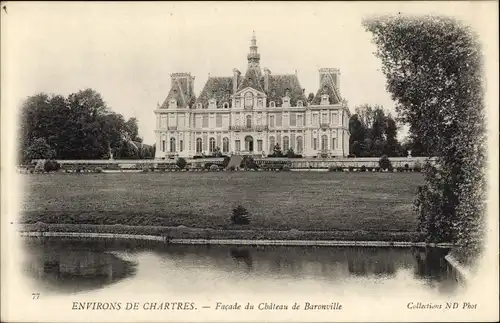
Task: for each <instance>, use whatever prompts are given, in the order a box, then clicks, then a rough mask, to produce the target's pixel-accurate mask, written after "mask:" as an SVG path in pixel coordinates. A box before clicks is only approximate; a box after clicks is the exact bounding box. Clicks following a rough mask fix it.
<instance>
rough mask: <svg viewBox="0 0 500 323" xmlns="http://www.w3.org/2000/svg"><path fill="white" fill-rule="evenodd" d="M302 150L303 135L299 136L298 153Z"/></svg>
mask: <svg viewBox="0 0 500 323" xmlns="http://www.w3.org/2000/svg"><path fill="white" fill-rule="evenodd" d="M301 152H302V137H300V136H299V137H297V153H301Z"/></svg>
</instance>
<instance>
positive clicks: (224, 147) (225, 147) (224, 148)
mask: <svg viewBox="0 0 500 323" xmlns="http://www.w3.org/2000/svg"><path fill="white" fill-rule="evenodd" d="M222 152H224V153H227V152H229V138H227V137H224V138H223V139H222Z"/></svg>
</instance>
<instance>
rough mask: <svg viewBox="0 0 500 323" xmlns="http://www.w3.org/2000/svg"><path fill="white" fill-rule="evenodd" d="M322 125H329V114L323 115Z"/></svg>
mask: <svg viewBox="0 0 500 323" xmlns="http://www.w3.org/2000/svg"><path fill="white" fill-rule="evenodd" d="M321 123H329V122H328V114H327V113H323V114H322V115H321Z"/></svg>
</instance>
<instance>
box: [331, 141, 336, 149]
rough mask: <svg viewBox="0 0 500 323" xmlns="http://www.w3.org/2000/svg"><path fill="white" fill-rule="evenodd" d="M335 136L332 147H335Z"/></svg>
mask: <svg viewBox="0 0 500 323" xmlns="http://www.w3.org/2000/svg"><path fill="white" fill-rule="evenodd" d="M335 147H336V146H335V138H332V149H335Z"/></svg>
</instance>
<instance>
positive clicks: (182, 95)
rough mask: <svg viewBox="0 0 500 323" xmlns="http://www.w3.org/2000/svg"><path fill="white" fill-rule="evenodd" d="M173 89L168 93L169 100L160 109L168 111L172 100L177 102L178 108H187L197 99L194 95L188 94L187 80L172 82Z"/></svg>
mask: <svg viewBox="0 0 500 323" xmlns="http://www.w3.org/2000/svg"><path fill="white" fill-rule="evenodd" d="M172 82H173V83H172V87H171V88H170V91H169V92H168V95H167V98H166V99H165V101H163V104H162V105H161V106H160V109H167V108H168V103H169V101H170V100H172V99H175V100H177V106H178V107H180V108H186V107H188V106H190V105H192V104H193V103H194V102H195V100H196V97H195V95H194V94H192V95H189V94H188V84H187V80H186V79H174V80H173V81H172Z"/></svg>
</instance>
